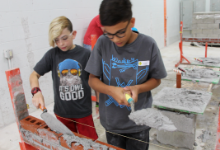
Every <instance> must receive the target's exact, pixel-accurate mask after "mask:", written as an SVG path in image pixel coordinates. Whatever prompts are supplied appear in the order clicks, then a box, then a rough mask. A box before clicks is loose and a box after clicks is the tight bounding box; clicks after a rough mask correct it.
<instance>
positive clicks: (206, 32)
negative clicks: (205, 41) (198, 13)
mask: <svg viewBox="0 0 220 150" xmlns="http://www.w3.org/2000/svg"><path fill="white" fill-rule="evenodd" d="M202 33H203V34H212V33H213V30H211V29H203V30H202Z"/></svg>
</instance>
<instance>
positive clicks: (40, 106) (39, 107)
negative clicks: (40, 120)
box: [39, 104, 47, 111]
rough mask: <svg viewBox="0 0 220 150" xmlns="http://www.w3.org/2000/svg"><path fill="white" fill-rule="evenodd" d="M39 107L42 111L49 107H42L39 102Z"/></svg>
mask: <svg viewBox="0 0 220 150" xmlns="http://www.w3.org/2000/svg"><path fill="white" fill-rule="evenodd" d="M39 108H40V109H41V110H42V111H45V110H47V108H46V107H44V108H42V107H41V104H39Z"/></svg>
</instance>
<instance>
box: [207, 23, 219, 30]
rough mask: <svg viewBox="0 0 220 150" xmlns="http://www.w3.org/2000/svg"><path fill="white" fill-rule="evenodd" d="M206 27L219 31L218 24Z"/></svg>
mask: <svg viewBox="0 0 220 150" xmlns="http://www.w3.org/2000/svg"><path fill="white" fill-rule="evenodd" d="M207 25H208V29H219V24H218V23H214V24H207Z"/></svg>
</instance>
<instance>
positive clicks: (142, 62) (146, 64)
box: [138, 60, 150, 66]
mask: <svg viewBox="0 0 220 150" xmlns="http://www.w3.org/2000/svg"><path fill="white" fill-rule="evenodd" d="M149 65H150V61H149V60H146V61H138V66H149Z"/></svg>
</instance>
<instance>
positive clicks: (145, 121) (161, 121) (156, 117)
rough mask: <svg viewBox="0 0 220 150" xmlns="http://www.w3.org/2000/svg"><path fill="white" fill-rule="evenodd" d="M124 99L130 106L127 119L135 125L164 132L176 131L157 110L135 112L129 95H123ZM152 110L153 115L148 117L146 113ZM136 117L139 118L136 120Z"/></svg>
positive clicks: (148, 109)
mask: <svg viewBox="0 0 220 150" xmlns="http://www.w3.org/2000/svg"><path fill="white" fill-rule="evenodd" d="M125 97H126V100H127V101H128V103H129V104H130V105H131V113H130V115H129V116H128V117H129V118H130V119H131V120H132V121H134V122H135V123H136V124H137V125H146V126H149V127H151V128H156V129H158V130H166V131H175V130H176V129H177V128H176V127H175V125H174V124H173V122H172V121H171V120H170V119H169V118H168V117H167V116H165V115H163V114H162V113H161V112H160V111H159V110H157V109H152V108H146V109H142V110H138V111H135V107H134V99H133V98H132V97H131V96H130V95H129V94H125ZM152 110H153V111H154V113H153V114H152V115H149V113H148V111H152ZM136 116H141V117H140V118H137V117H136ZM152 122H153V123H152Z"/></svg>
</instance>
